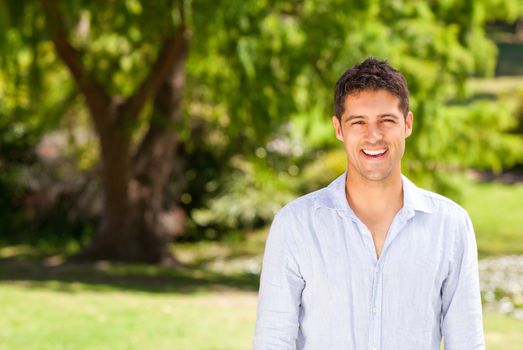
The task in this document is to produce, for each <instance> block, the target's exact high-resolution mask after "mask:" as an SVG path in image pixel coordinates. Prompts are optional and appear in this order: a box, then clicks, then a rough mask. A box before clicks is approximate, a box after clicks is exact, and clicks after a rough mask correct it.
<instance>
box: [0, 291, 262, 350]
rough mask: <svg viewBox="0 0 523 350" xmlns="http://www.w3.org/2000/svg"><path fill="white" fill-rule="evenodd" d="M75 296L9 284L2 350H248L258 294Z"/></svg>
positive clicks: (1, 294) (0, 322)
mask: <svg viewBox="0 0 523 350" xmlns="http://www.w3.org/2000/svg"><path fill="white" fill-rule="evenodd" d="M78 287H79V286H77V289H78ZM69 289H70V288H68V287H66V288H64V290H63V291H57V290H55V289H47V288H33V287H27V286H24V284H23V283H20V284H9V285H5V284H3V285H1V286H0V300H2V317H1V318H0V348H2V349H13V350H16V349H20V350H22V349H24V350H26V349H111V350H113V349H209V350H210V349H247V348H248V347H249V343H250V339H251V338H252V333H253V325H254V317H255V306H256V295H255V293H254V292H233V291H221V292H218V291H214V292H211V291H209V292H206V293H196V294H189V295H183V294H171V293H167V294H154V293H144V292H139V291H103V292H100V291H94V290H90V288H88V287H87V288H85V289H83V290H80V291H76V292H71V291H69ZM80 289H81V288H80Z"/></svg>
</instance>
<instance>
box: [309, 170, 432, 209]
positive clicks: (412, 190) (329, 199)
mask: <svg viewBox="0 0 523 350" xmlns="http://www.w3.org/2000/svg"><path fill="white" fill-rule="evenodd" d="M346 177H347V172H344V173H343V174H341V175H340V176H338V178H336V179H335V180H334V181H333V182H331V183H330V184H329V186H327V187H326V188H325V191H321V192H320V194H319V196H318V197H317V199H316V203H315V208H329V209H334V210H337V211H339V212H341V213H345V214H348V215H350V216H354V212H353V211H352V209H351V208H350V207H349V205H348V203H347V199H346V197H345V179H346ZM401 179H402V182H403V207H404V209H405V210H406V211H407V212H412V214H414V211H421V212H424V213H431V212H432V205H431V201H430V200H429V199H428V197H427V196H425V195H424V193H423V190H421V189H420V188H418V187H417V186H416V185H414V184H413V183H412V182H411V181H410V180H409V179H408V178H407V177H406V176H404V175H401Z"/></svg>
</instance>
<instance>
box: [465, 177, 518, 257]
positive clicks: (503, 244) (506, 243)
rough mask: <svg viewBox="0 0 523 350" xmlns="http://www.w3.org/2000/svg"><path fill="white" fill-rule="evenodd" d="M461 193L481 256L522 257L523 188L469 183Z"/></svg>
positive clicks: (515, 185) (498, 184) (516, 185)
mask: <svg viewBox="0 0 523 350" xmlns="http://www.w3.org/2000/svg"><path fill="white" fill-rule="evenodd" d="M462 190H463V193H462V198H463V200H462V205H463V206H464V207H465V209H467V211H468V212H469V214H470V217H471V219H472V222H473V224H474V228H475V231H476V238H477V242H478V250H479V254H480V256H488V255H501V254H523V219H522V217H523V216H522V215H523V184H514V185H504V184H500V183H473V182H470V181H469V182H468V185H464V186H463V187H462Z"/></svg>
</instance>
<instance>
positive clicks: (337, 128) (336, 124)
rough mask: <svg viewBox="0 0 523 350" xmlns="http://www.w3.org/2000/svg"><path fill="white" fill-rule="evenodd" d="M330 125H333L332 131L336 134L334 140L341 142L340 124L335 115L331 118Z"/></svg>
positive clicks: (341, 131)
mask: <svg viewBox="0 0 523 350" xmlns="http://www.w3.org/2000/svg"><path fill="white" fill-rule="evenodd" d="M332 125H334V131H335V132H336V138H337V139H338V140H340V141H341V142H343V130H342V128H341V123H340V120H339V119H338V117H336V116H335V115H333V116H332Z"/></svg>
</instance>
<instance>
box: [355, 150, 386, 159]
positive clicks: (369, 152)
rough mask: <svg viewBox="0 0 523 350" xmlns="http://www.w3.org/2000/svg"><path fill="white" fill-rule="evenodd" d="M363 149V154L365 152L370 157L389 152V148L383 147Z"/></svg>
mask: <svg viewBox="0 0 523 350" xmlns="http://www.w3.org/2000/svg"><path fill="white" fill-rule="evenodd" d="M361 151H362V152H363V154H365V155H366V156H369V157H380V156H382V155H384V154H385V153H386V152H387V149H386V148H381V149H363V150H361Z"/></svg>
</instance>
